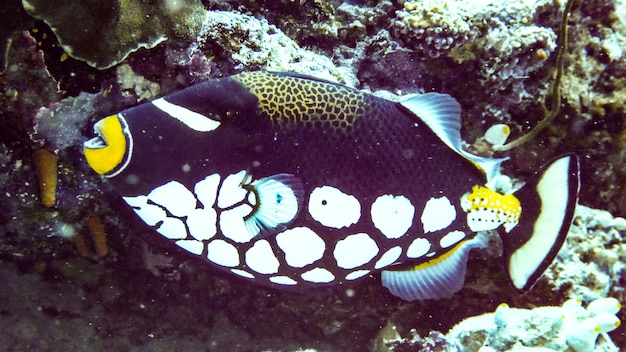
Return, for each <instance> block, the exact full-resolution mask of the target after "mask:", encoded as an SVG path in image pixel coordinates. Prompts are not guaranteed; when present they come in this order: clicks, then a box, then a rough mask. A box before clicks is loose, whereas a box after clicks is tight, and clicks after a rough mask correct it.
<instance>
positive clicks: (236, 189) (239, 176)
mask: <svg viewBox="0 0 626 352" xmlns="http://www.w3.org/2000/svg"><path fill="white" fill-rule="evenodd" d="M245 177H246V171H245V170H241V171H239V172H238V173H236V174H231V175H228V176H227V177H226V178H225V179H224V182H222V187H221V188H220V193H219V195H218V196H217V206H218V207H220V208H222V209H224V208H228V207H230V206H233V205H235V204H237V203H239V202H241V201H242V200H244V198H246V193H247V192H248V191H246V190H245V189H243V188H242V187H241V183H242V182H243V181H244V179H245Z"/></svg>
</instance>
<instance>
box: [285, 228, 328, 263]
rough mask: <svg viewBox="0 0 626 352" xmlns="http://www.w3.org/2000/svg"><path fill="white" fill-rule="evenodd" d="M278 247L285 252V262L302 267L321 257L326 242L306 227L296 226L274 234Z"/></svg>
mask: <svg viewBox="0 0 626 352" xmlns="http://www.w3.org/2000/svg"><path fill="white" fill-rule="evenodd" d="M276 242H277V243H278V247H280V249H282V250H283V251H284V252H285V261H286V262H287V264H289V265H291V266H293V267H296V268H302V267H304V266H305V265H308V264H311V263H313V262H315V261H316V260H318V259H320V258H322V256H323V255H324V250H325V249H326V242H324V240H322V239H321V238H320V236H319V235H318V234H316V233H315V232H313V230H311V229H310V228H308V227H296V228H293V229H289V230H286V231H284V232H281V233H279V234H278V235H276Z"/></svg>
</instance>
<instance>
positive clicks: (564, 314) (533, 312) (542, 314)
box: [446, 299, 620, 352]
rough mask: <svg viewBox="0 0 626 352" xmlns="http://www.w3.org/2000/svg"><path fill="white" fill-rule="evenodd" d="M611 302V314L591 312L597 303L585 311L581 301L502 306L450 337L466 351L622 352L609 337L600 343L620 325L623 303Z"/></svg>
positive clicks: (455, 330)
mask: <svg viewBox="0 0 626 352" xmlns="http://www.w3.org/2000/svg"><path fill="white" fill-rule="evenodd" d="M603 300H604V301H606V300H609V299H603ZM610 301H611V302H610V303H609V304H612V305H613V307H614V308H615V309H613V310H612V311H611V312H596V311H594V310H593V309H589V307H591V306H592V305H593V304H594V303H596V302H597V301H594V302H591V303H590V304H589V307H588V309H583V308H582V307H581V305H580V301H577V300H575V299H574V300H570V301H567V302H565V303H564V304H563V305H562V306H561V307H537V308H533V309H518V308H510V307H509V306H508V305H507V304H501V305H500V306H498V308H497V309H496V311H495V312H493V313H487V314H484V315H480V316H477V317H470V318H467V319H465V320H463V321H462V322H460V323H459V324H457V325H456V326H454V327H453V328H452V329H451V330H450V331H449V332H448V334H447V335H446V337H447V338H448V339H450V340H457V341H459V342H460V344H461V345H462V346H464V349H463V351H478V350H481V351H485V350H487V351H516V350H519V349H522V348H524V349H528V350H537V351H539V350H543V351H546V350H550V351H565V350H567V349H568V347H571V348H573V349H574V350H575V351H576V352H591V351H597V350H601V351H618V348H617V347H616V346H615V345H614V344H613V341H612V340H611V339H610V338H608V335H603V338H602V339H599V340H598V335H599V334H600V333H603V334H604V333H606V332H609V331H613V330H615V329H616V328H617V327H618V326H619V325H620V321H619V319H618V318H617V317H616V316H615V314H616V313H617V311H618V310H619V302H617V300H616V299H610ZM598 303H600V304H606V303H608V302H598ZM604 336H606V337H604ZM596 341H598V343H597V345H596Z"/></svg>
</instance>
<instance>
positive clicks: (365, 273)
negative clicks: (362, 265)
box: [346, 270, 370, 280]
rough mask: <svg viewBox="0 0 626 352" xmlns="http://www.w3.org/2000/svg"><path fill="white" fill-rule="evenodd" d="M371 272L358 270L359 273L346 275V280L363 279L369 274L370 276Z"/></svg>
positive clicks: (354, 272)
mask: <svg viewBox="0 0 626 352" xmlns="http://www.w3.org/2000/svg"><path fill="white" fill-rule="evenodd" d="M369 273H370V271H369V270H357V271H353V272H351V273H350V274H348V275H346V280H356V279H358V278H361V277H363V276H365V275H367V274H369Z"/></svg>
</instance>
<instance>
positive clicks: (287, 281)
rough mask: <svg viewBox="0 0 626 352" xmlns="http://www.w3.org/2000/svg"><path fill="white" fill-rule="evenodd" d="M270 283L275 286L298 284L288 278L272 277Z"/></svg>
mask: <svg viewBox="0 0 626 352" xmlns="http://www.w3.org/2000/svg"><path fill="white" fill-rule="evenodd" d="M270 281H271V282H273V283H275V284H281V285H295V284H297V283H298V282H297V281H296V280H294V279H292V278H290V277H289V276H272V277H270Z"/></svg>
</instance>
